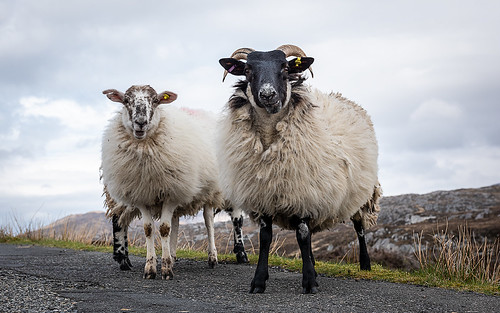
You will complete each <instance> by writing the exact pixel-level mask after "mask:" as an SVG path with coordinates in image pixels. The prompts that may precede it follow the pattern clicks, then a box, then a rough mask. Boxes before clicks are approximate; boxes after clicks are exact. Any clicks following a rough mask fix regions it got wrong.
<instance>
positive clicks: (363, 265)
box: [360, 264, 372, 271]
mask: <svg viewBox="0 0 500 313" xmlns="http://www.w3.org/2000/svg"><path fill="white" fill-rule="evenodd" d="M360 269H361V270H362V271H371V270H372V267H371V266H370V264H361V265H360Z"/></svg>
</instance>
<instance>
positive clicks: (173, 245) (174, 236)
mask: <svg viewBox="0 0 500 313" xmlns="http://www.w3.org/2000/svg"><path fill="white" fill-rule="evenodd" d="M178 235H179V216H174V217H173V218H172V229H171V230H170V254H171V255H172V259H173V260H174V262H175V260H177V241H178V239H179V238H178Z"/></svg>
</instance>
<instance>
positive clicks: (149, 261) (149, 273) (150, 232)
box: [139, 208, 157, 279]
mask: <svg viewBox="0 0 500 313" xmlns="http://www.w3.org/2000/svg"><path fill="white" fill-rule="evenodd" d="M139 210H140V211H141V214H142V219H143V223H144V234H145V235H146V249H147V250H146V265H145V266H144V278H145V279H154V278H155V277H156V265H157V261H156V251H155V239H154V223H153V217H152V216H151V210H150V208H140V209H139Z"/></svg>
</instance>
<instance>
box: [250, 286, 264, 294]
mask: <svg viewBox="0 0 500 313" xmlns="http://www.w3.org/2000/svg"><path fill="white" fill-rule="evenodd" d="M264 291H266V287H264V288H262V287H252V288H250V293H264Z"/></svg>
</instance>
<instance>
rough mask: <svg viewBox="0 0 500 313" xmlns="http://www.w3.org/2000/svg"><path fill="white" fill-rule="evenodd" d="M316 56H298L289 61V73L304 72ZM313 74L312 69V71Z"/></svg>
mask: <svg viewBox="0 0 500 313" xmlns="http://www.w3.org/2000/svg"><path fill="white" fill-rule="evenodd" d="M313 62H314V58H310V57H298V58H294V59H291V60H290V61H288V73H291V74H295V73H302V72H303V71H305V70H307V69H308V68H309V67H310V66H311V64H313ZM311 74H312V71H311Z"/></svg>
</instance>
